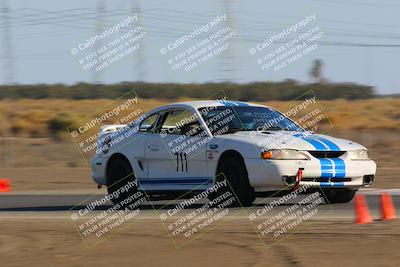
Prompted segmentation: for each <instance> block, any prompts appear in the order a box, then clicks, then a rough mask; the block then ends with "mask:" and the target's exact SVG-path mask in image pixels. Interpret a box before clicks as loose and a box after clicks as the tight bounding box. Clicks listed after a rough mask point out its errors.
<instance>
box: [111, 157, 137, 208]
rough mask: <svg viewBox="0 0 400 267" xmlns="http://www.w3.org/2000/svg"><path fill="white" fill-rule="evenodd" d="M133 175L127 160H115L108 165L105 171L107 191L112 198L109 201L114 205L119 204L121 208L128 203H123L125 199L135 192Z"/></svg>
mask: <svg viewBox="0 0 400 267" xmlns="http://www.w3.org/2000/svg"><path fill="white" fill-rule="evenodd" d="M134 181H135V175H134V174H133V170H132V167H131V165H130V163H129V162H128V161H127V160H124V159H117V160H114V161H112V162H111V163H110V166H109V168H108V171H107V191H108V194H109V195H110V196H112V199H111V201H112V202H113V203H114V205H117V204H119V203H120V205H121V208H122V207H126V206H127V205H128V204H130V203H121V202H124V200H126V199H127V198H129V197H130V196H132V195H133V194H134V193H136V192H137V186H135V185H134Z"/></svg>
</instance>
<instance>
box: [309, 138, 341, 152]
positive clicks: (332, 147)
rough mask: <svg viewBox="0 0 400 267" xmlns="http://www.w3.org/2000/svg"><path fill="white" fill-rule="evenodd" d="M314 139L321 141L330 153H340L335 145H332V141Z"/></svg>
mask: <svg viewBox="0 0 400 267" xmlns="http://www.w3.org/2000/svg"><path fill="white" fill-rule="evenodd" d="M315 139H317V140H319V141H321V142H322V143H324V144H325V145H327V146H328V147H329V150H330V151H340V148H339V147H338V146H337V145H336V144H335V143H333V142H332V141H330V140H328V139H326V138H323V137H319V136H318V137H316V138H315Z"/></svg>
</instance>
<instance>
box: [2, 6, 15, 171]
mask: <svg viewBox="0 0 400 267" xmlns="http://www.w3.org/2000/svg"><path fill="white" fill-rule="evenodd" d="M2 2H3V7H2V12H1V13H2V15H3V21H4V24H3V25H4V27H3V44H4V59H5V60H4V63H5V64H4V73H5V76H4V83H5V84H14V83H16V68H15V64H16V63H15V57H14V46H13V44H12V34H11V23H10V15H11V10H10V7H9V5H8V1H7V0H3V1H2ZM0 115H1V116H2V117H5V115H3V114H0ZM2 121H4V122H5V125H4V129H5V130H4V136H3V138H2V139H3V144H4V147H3V160H4V165H5V167H8V166H9V164H10V162H12V158H13V155H12V152H13V149H12V141H13V140H12V133H11V129H10V128H11V125H9V124H10V123H9V121H8V120H7V119H4V120H2Z"/></svg>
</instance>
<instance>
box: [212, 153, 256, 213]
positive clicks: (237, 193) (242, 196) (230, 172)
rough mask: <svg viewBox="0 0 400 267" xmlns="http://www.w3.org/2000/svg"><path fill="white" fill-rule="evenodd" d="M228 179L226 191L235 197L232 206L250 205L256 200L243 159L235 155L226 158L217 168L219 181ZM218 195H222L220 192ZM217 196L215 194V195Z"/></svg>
mask: <svg viewBox="0 0 400 267" xmlns="http://www.w3.org/2000/svg"><path fill="white" fill-rule="evenodd" d="M224 179H225V180H227V185H226V187H225V189H224V191H225V192H226V191H229V192H231V194H232V195H233V196H234V197H235V201H234V202H233V203H232V204H231V206H240V205H242V206H245V207H246V206H250V205H251V204H252V203H253V201H254V200H255V198H256V197H255V192H254V190H253V188H252V187H251V186H250V183H249V178H248V174H247V170H246V167H245V166H244V164H243V162H242V160H239V159H238V158H235V157H229V158H225V159H223V160H222V161H221V163H220V164H219V166H218V169H217V179H216V180H217V181H222V180H224ZM218 195H221V194H220V193H218ZM214 198H215V196H214Z"/></svg>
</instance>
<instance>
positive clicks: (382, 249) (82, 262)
mask: <svg viewBox="0 0 400 267" xmlns="http://www.w3.org/2000/svg"><path fill="white" fill-rule="evenodd" d="M0 226H1V229H3V230H4V229H6V231H3V232H2V233H1V234H0V255H1V266H8V267H10V266H32V267H34V266H96V267H101V266H107V267H108V266H289V265H291V266H326V267H330V266H335V267H336V266H363V267H367V266H398V263H399V261H400V254H399V249H400V245H399V244H400V232H399V231H398V229H399V226H400V222H399V221H392V222H375V223H372V224H367V225H355V224H352V223H351V222H343V221H337V222H328V221H325V222H324V221H322V222H313V223H312V224H310V225H309V226H308V227H307V228H305V229H304V230H301V231H300V232H298V233H295V234H293V235H290V236H289V237H288V238H287V239H285V240H284V241H283V242H280V243H278V244H276V245H275V246H272V247H271V248H269V249H266V248H265V247H264V246H263V245H262V243H261V242H260V240H259V239H258V237H257V235H256V233H255V232H254V229H252V228H251V226H250V225H249V222H248V221H247V222H246V221H244V220H237V219H231V220H228V221H226V222H225V223H224V224H223V225H220V226H218V227H216V228H214V229H213V230H212V231H211V232H209V233H207V234H205V235H203V236H202V237H200V238H199V239H196V240H194V241H193V242H191V243H189V244H188V245H186V246H184V247H182V248H180V249H177V248H175V247H174V245H173V244H172V242H171V240H170V238H169V237H168V235H167V233H166V231H165V229H163V226H162V225H161V223H160V222H159V221H156V220H153V219H143V220H141V221H139V222H138V223H136V224H133V225H131V226H128V227H127V228H125V229H124V230H122V231H121V232H119V233H117V234H116V235H114V236H113V237H111V238H110V239H107V240H105V241H103V242H101V243H100V244H99V245H97V246H95V247H93V248H90V249H88V248H86V246H85V245H84V244H83V242H82V240H81V238H80V236H79V235H78V233H77V232H76V230H75V229H74V226H73V225H72V222H71V221H70V220H68V219H63V218H58V219H57V218H52V219H25V220H23V219H13V218H10V219H7V218H2V217H0ZM27 229H29V230H27Z"/></svg>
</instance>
